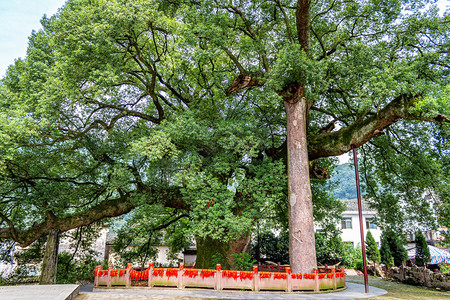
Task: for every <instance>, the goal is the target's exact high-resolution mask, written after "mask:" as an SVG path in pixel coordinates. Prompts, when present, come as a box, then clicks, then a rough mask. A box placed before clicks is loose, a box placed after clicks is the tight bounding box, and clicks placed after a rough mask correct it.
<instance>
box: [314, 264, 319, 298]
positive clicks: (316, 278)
mask: <svg viewBox="0 0 450 300" xmlns="http://www.w3.org/2000/svg"><path fill="white" fill-rule="evenodd" d="M314 281H315V284H316V285H315V287H314V291H315V292H318V291H320V285H319V284H320V283H319V270H317V269H314Z"/></svg>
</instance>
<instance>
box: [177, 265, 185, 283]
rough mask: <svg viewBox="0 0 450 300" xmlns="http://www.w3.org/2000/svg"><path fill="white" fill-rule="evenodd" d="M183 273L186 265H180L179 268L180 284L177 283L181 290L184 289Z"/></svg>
mask: <svg viewBox="0 0 450 300" xmlns="http://www.w3.org/2000/svg"><path fill="white" fill-rule="evenodd" d="M183 272H184V264H181V263H180V266H179V267H178V282H177V287H178V288H179V289H184V282H183Z"/></svg>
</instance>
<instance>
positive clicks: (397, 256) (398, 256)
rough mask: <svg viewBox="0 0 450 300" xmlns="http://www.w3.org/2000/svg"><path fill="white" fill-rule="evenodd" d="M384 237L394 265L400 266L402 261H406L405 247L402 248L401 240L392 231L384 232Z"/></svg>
mask: <svg viewBox="0 0 450 300" xmlns="http://www.w3.org/2000/svg"><path fill="white" fill-rule="evenodd" d="M386 236H387V241H388V244H389V249H390V250H391V253H392V257H393V259H394V265H396V266H401V265H402V263H403V262H404V261H406V260H408V253H407V252H406V249H405V247H403V241H402V238H401V237H400V236H399V234H398V233H396V232H394V231H393V230H388V231H386Z"/></svg>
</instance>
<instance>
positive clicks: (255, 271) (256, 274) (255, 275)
mask: <svg viewBox="0 0 450 300" xmlns="http://www.w3.org/2000/svg"><path fill="white" fill-rule="evenodd" d="M253 291H255V292H259V271H258V266H253Z"/></svg>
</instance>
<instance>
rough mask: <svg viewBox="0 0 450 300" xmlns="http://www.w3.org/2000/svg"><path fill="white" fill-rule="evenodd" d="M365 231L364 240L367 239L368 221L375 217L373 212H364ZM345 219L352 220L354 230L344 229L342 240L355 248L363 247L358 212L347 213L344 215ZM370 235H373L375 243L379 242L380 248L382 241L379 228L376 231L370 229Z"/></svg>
mask: <svg viewBox="0 0 450 300" xmlns="http://www.w3.org/2000/svg"><path fill="white" fill-rule="evenodd" d="M362 215H363V224H362V225H363V230H364V240H365V239H366V234H367V228H366V219H370V218H372V217H374V216H375V213H373V212H364V211H363V214H362ZM342 217H343V218H351V220H352V228H351V229H349V228H347V229H342V234H341V238H342V240H343V241H344V242H351V243H353V246H355V247H356V246H357V245H358V244H359V245H361V235H360V227H359V216H358V213H357V212H349V211H346V212H344V213H343V214H342ZM369 230H370V233H372V236H373V238H374V239H375V242H377V244H378V247H380V241H381V230H380V229H379V227H378V226H377V228H376V229H369Z"/></svg>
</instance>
